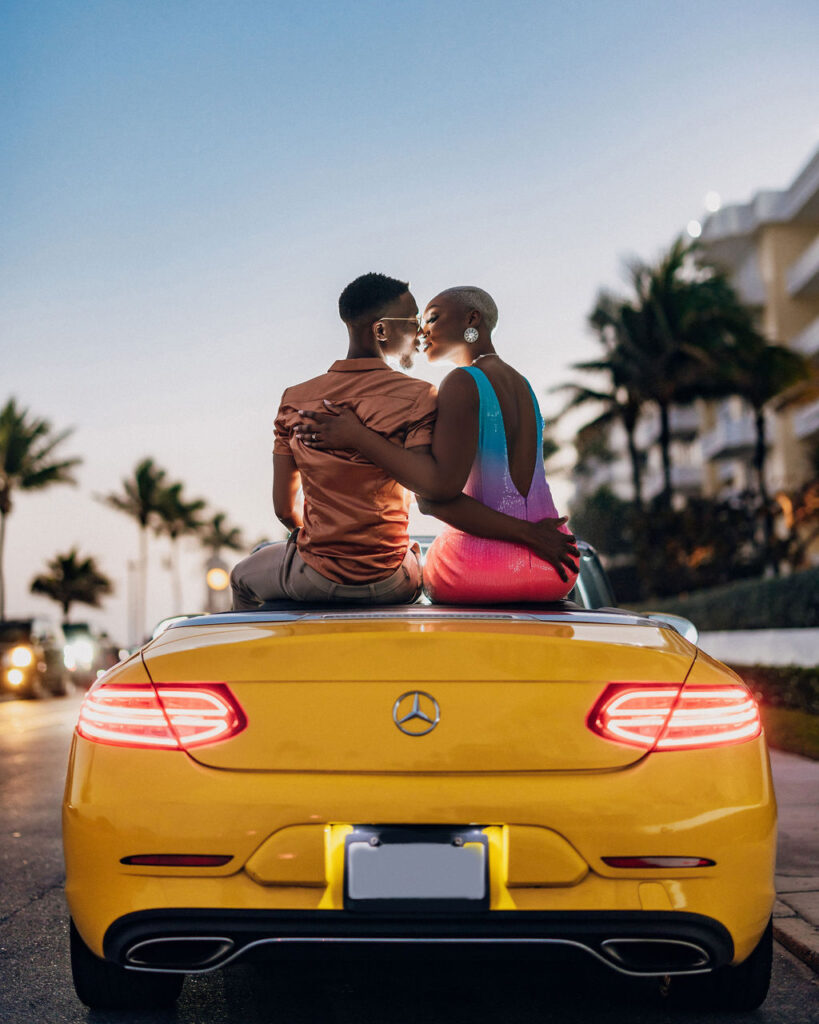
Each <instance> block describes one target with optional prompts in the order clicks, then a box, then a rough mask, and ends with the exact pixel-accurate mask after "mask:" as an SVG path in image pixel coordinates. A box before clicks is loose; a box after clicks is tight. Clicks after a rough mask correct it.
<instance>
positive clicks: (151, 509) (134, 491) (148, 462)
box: [99, 458, 167, 638]
mask: <svg viewBox="0 0 819 1024" xmlns="http://www.w3.org/2000/svg"><path fill="white" fill-rule="evenodd" d="M166 476H167V473H166V472H165V470H164V469H162V468H160V467H159V466H158V465H157V464H156V463H155V462H154V460H153V459H151V458H145V459H142V461H141V462H138V463H137V465H136V467H135V468H134V475H133V476H132V477H131V478H130V479H128V478H126V479H124V480H123V481H122V492H121V493H120V494H113V493H112V494H106V495H103V496H102V497H101V498H100V499H99V500H101V501H102V502H103V503H104V504H106V505H108V506H110V508H114V509H116V510H117V511H118V512H124V513H125V514H126V515H129V516H131V517H132V518H133V519H136V521H137V523H138V524H139V586H138V588H137V590H138V593H137V600H136V605H137V610H136V621H137V632H138V633H139V636H140V638H141V637H142V636H143V635H144V633H145V598H146V593H147V580H148V527H149V525H150V524H153V522H154V521H155V520H156V518H157V516H158V514H159V504H160V501H161V496H162V491H163V488H164V482H165V477H166Z"/></svg>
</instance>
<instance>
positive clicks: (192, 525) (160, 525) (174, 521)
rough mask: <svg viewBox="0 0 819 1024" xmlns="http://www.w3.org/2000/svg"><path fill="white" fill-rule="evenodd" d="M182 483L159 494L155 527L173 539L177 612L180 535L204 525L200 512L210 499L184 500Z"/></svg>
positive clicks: (179, 604)
mask: <svg viewBox="0 0 819 1024" xmlns="http://www.w3.org/2000/svg"><path fill="white" fill-rule="evenodd" d="M182 487H183V485H182V484H181V483H175V484H171V485H170V487H165V488H163V490H162V491H161V492H160V494H159V499H158V501H157V507H156V513H157V521H156V524H155V526H154V530H155V532H156V533H157V534H165V535H166V536H167V537H168V538H169V539H170V542H171V559H170V569H171V580H172V582H173V591H174V614H181V612H182V580H181V578H180V575H179V548H178V541H179V538H180V537H183V536H186V535H192V534H197V533H199V532H200V531H201V530H202V528H203V526H204V525H205V524H204V523H203V522H202V520H201V519H200V518H199V513H200V512H201V511H202V509H203V508H204V507H205V505H206V504H207V502H205V501H204V500H203V499H201V498H195V499H194V500H193V501H185V500H184V499H183V497H182Z"/></svg>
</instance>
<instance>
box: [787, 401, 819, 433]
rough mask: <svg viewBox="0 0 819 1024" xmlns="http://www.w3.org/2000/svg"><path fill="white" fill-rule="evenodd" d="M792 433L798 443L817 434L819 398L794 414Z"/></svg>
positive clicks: (818, 428) (818, 430)
mask: <svg viewBox="0 0 819 1024" xmlns="http://www.w3.org/2000/svg"><path fill="white" fill-rule="evenodd" d="M793 432H794V434H795V435H796V437H797V438H798V440H800V441H804V440H806V439H807V438H809V437H814V436H815V435H818V434H819V398H817V399H816V401H815V402H811V403H810V405H803V406H802V407H801V409H797V410H796V411H795V412H794V414H793Z"/></svg>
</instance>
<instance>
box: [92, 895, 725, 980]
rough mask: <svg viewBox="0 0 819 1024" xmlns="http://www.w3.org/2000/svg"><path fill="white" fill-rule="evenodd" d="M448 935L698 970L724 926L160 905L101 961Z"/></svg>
mask: <svg viewBox="0 0 819 1024" xmlns="http://www.w3.org/2000/svg"><path fill="white" fill-rule="evenodd" d="M313 942H320V943H326V942H334V943H340V944H343V943H348V944H357V943H371V944H375V945H379V944H383V945H386V944H391V943H429V944H436V943H450V944H455V945H458V944H462V945H469V944H473V943H481V944H486V945H496V946H500V945H507V944H509V945H515V944H517V945H538V944H540V945H541V946H562V947H568V948H573V949H575V950H577V951H578V952H580V953H585V954H587V955H591V956H593V957H595V958H596V959H598V960H600V961H601V962H602V963H604V964H606V966H608V967H610V968H612V969H613V970H615V971H618V972H620V973H623V974H628V975H633V976H638V977H640V976H641V977H650V976H656V975H665V974H696V973H702V972H704V971H710V970H714V969H715V968H717V967H721V966H723V965H724V964H727V963H730V961H731V960H732V958H733V955H734V944H733V942H732V940H731V936H730V934H729V933H728V931H727V929H726V928H725V927H724V926H723V925H721V924H720V923H719V922H718V921H715V920H713V919H712V918H709V917H705V916H703V915H701V914H690V913H680V912H643V911H611V912H595V911H575V912H569V913H565V912H551V911H547V912H538V911H489V912H485V913H472V914H461V915H450V914H446V915H439V916H433V915H418V914H415V915H412V914H399V915H396V914H390V915H388V916H387V915H378V914H362V913H354V912H349V911H306V912H305V911H255V910H246V911H232V910H222V911H220V910H193V909H186V908H182V909H168V910H155V911H154V910H149V911H141V912H137V913H133V914H127V915H125V916H124V917H121V918H119V919H118V920H116V921H115V922H114V923H113V924H112V925H111V926H110V927H109V928H108V930H107V932H106V934H105V938H104V940H103V951H104V954H105V958H106V959H107V960H110V961H113V962H115V963H118V964H121V965H123V966H125V967H129V968H132V969H134V970H152V971H163V972H173V973H185V974H193V973H198V974H201V973H206V972H208V971H212V970H216V969H218V968H220V967H224V966H225V965H226V964H228V963H230V962H232V961H234V960H237V959H239V958H241V957H244V956H247V955H253V956H258V955H260V954H275V952H276V951H280V950H281V949H282V947H284V946H288V945H306V944H309V943H313Z"/></svg>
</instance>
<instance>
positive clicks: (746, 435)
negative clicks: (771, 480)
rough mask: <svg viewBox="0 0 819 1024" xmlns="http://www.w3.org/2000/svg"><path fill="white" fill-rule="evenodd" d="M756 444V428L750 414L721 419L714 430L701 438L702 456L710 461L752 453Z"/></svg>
mask: <svg viewBox="0 0 819 1024" xmlns="http://www.w3.org/2000/svg"><path fill="white" fill-rule="evenodd" d="M755 444H756V430H755V428H754V418H753V416H751V415H750V414H748V415H746V416H742V417H740V418H739V419H736V420H720V421H719V423H718V424H717V426H716V428H715V429H714V430H710V431H709V432H708V433H707V434H703V435H702V437H701V438H700V445H701V446H702V457H703V458H704V459H706V460H707V461H709V462H710V461H711V460H712V459H730V458H735V457H739V456H743V455H750V454H751V452H752V451H753V450H754V445H755Z"/></svg>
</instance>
